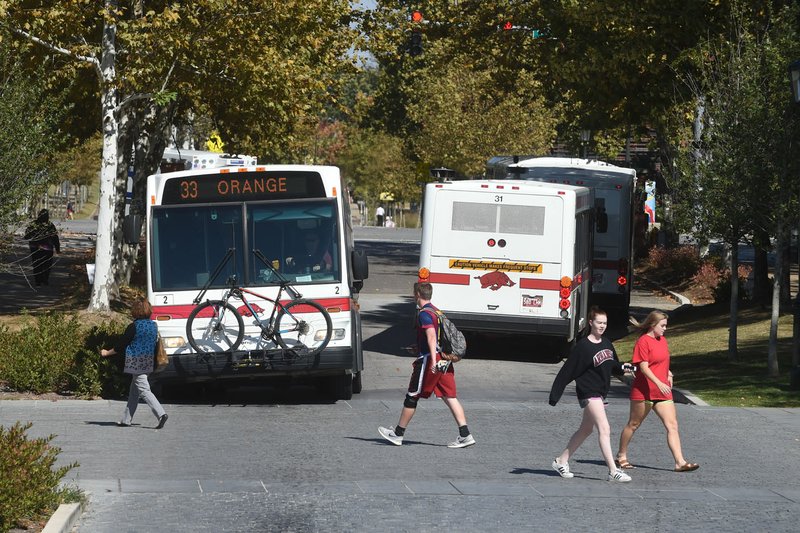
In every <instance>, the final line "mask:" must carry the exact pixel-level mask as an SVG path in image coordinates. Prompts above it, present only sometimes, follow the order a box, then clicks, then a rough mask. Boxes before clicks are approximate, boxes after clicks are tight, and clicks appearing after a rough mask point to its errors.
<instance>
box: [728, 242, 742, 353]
mask: <svg viewBox="0 0 800 533" xmlns="http://www.w3.org/2000/svg"><path fill="white" fill-rule="evenodd" d="M738 271H739V246H737V245H735V244H734V245H733V246H732V247H731V303H730V316H729V317H728V361H730V362H734V361H737V360H738V359H739V349H738V344H739V343H738V338H737V337H738V318H739V276H738V275H737V272H738Z"/></svg>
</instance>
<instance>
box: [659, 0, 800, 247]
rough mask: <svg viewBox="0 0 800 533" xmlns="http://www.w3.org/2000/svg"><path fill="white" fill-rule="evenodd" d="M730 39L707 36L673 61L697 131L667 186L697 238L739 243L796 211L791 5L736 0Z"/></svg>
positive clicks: (799, 129)
mask: <svg viewBox="0 0 800 533" xmlns="http://www.w3.org/2000/svg"><path fill="white" fill-rule="evenodd" d="M734 6H735V7H734V9H733V15H732V17H731V23H730V31H729V33H728V34H720V35H710V36H709V38H708V39H707V40H705V41H703V42H702V43H700V44H699V45H698V46H697V47H696V48H695V49H693V50H692V51H687V52H686V53H685V55H684V56H683V58H682V59H681V61H680V62H676V65H677V69H678V73H679V77H680V79H681V81H682V82H683V84H684V87H685V88H687V89H688V90H689V91H690V93H691V95H692V98H693V107H694V109H692V111H689V112H688V113H687V109H686V107H682V108H678V110H679V112H680V113H681V116H682V117H683V120H684V121H685V124H684V127H683V131H684V133H685V134H688V129H689V128H687V127H686V123H689V124H691V122H692V121H694V120H696V117H697V116H698V114H700V113H701V114H702V121H701V122H700V123H701V125H702V127H703V132H702V135H701V136H699V137H698V138H695V139H690V138H687V137H684V138H683V139H681V140H680V141H679V146H678V150H677V157H676V158H675V159H676V163H677V164H676V169H677V170H678V172H677V173H676V174H675V178H676V180H675V182H674V183H673V189H674V190H676V191H680V195H681V202H680V203H679V204H678V205H677V206H676V209H677V210H678V211H679V212H680V216H681V217H683V218H686V219H688V220H687V221H688V222H689V223H688V224H687V226H693V227H694V229H695V233H696V234H697V235H698V236H700V237H703V238H710V237H716V236H720V237H723V238H724V239H725V241H726V242H728V243H737V242H739V240H740V239H741V238H742V237H743V236H744V235H747V234H754V233H759V232H763V231H768V232H771V233H773V234H774V231H775V229H776V227H777V223H778V222H779V221H781V220H783V219H785V217H786V216H787V214H788V213H789V212H791V210H792V206H795V205H796V202H797V194H798V189H797V187H798V185H797V184H798V181H797V179H796V176H797V174H798V172H800V168H798V158H797V148H796V139H797V136H798V134H800V120H799V119H800V113H798V110H797V109H796V107H797V106H796V105H794V104H793V103H792V102H791V101H790V100H791V99H790V97H789V95H790V93H789V87H788V86H787V83H786V66H787V65H788V64H789V62H790V61H791V60H794V59H796V55H797V54H800V41H798V33H797V30H796V20H797V14H798V12H797V8H795V7H791V6H789V7H785V8H781V9H777V10H775V11H773V10H772V9H770V10H767V11H757V12H755V13H754V12H751V11H750V10H749V9H748V8H747V5H746V4H740V3H734Z"/></svg>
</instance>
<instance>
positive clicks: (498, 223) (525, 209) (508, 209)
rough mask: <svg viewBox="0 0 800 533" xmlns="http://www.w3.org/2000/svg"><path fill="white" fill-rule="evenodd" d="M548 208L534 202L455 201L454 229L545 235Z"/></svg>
mask: <svg viewBox="0 0 800 533" xmlns="http://www.w3.org/2000/svg"><path fill="white" fill-rule="evenodd" d="M544 217H545V208H544V207H543V206H533V205H508V204H506V205H497V204H485V203H477V202H453V219H452V226H451V228H452V229H453V230H454V231H480V232H491V233H510V234H514V235H544Z"/></svg>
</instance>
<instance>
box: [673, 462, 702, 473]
mask: <svg viewBox="0 0 800 533" xmlns="http://www.w3.org/2000/svg"><path fill="white" fill-rule="evenodd" d="M698 468H700V465H699V464H697V463H684V464H682V465H681V466H679V467H678V468H676V469H675V471H676V472H691V471H692V470H697V469H698Z"/></svg>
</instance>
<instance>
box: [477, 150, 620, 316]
mask: <svg viewBox="0 0 800 533" xmlns="http://www.w3.org/2000/svg"><path fill="white" fill-rule="evenodd" d="M518 159H519V161H518V162H514V161H513V159H512V158H509V157H495V158H492V159H490V160H489V163H488V166H487V173H489V174H491V175H493V176H495V177H497V176H498V175H500V174H504V175H503V177H504V178H507V179H521V180H536V181H544V182H549V183H558V184H562V185H579V186H583V187H589V188H591V189H593V190H594V195H595V207H596V210H597V223H596V224H595V235H594V250H593V252H592V255H593V260H592V270H593V276H594V278H593V279H592V303H593V304H597V305H600V306H601V307H603V308H605V309H606V310H607V311H609V312H616V313H618V314H620V315H622V316H624V317H626V318H627V316H628V309H629V307H630V301H631V288H632V286H633V278H632V276H633V237H634V231H633V230H634V228H633V224H634V211H635V205H634V204H635V200H636V198H635V185H636V171H635V170H634V169H632V168H623V167H618V166H615V165H611V164H609V163H603V162H601V161H590V160H586V159H570V158H566V157H532V158H528V159H523V158H518Z"/></svg>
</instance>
